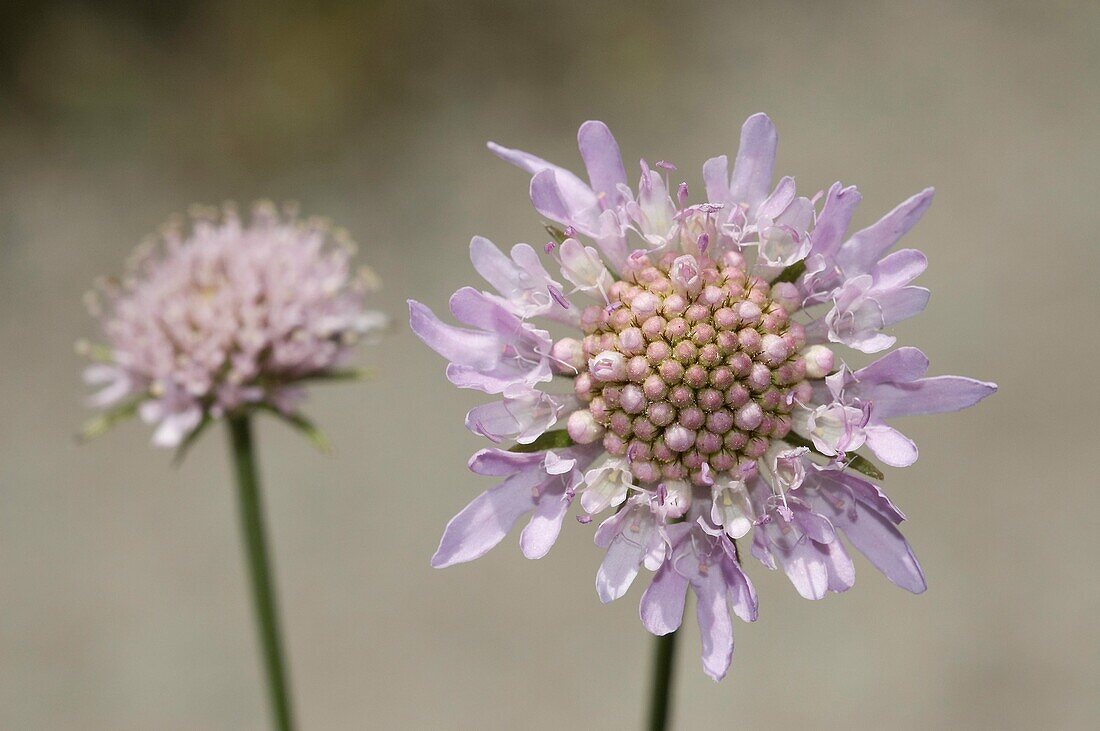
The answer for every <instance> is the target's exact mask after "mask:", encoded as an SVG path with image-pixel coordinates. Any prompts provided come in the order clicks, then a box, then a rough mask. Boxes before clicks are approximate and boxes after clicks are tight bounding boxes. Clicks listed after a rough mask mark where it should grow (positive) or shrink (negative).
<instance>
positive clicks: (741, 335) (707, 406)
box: [561, 251, 812, 486]
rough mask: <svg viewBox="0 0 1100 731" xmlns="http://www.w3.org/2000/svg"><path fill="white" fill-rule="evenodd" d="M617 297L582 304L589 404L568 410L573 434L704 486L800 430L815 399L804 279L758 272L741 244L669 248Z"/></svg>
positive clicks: (639, 263)
mask: <svg viewBox="0 0 1100 731" xmlns="http://www.w3.org/2000/svg"><path fill="white" fill-rule="evenodd" d="M607 295H608V298H609V305H608V306H606V307H601V306H591V307H588V308H587V309H585V311H584V312H583V314H582V316H581V326H582V328H583V330H584V333H585V337H584V339H583V341H581V342H580V343H579V347H578V346H577V345H573V346H571V347H570V348H564V347H563V348H562V349H561V350H562V352H563V354H564V353H565V352H566V351H569V352H570V353H571V354H572V355H573V358H572V359H571V360H572V361H573V362H571V363H569V365H570V366H572V367H577V368H578V370H579V371H580V372H579V373H578V374H577V375H576V377H575V378H574V384H573V385H574V391H575V393H576V395H577V397H578V398H579V399H580V400H581V401H582V402H583V403H584V404H585V405H586V408H583V409H580V410H578V411H576V412H574V413H573V414H572V415H571V416H570V418H569V422H568V431H569V435H570V437H571V438H572V439H573V440H574V441H576V442H578V443H581V444H588V443H592V442H594V441H596V440H598V439H602V440H603V446H604V449H606V450H607V452H609V453H610V454H613V455H617V456H626V457H627V458H628V462H629V464H630V469H631V472H632V474H633V475H634V477H635V478H636V479H637V480H639V481H640V482H643V483H654V482H657V481H659V480H662V479H665V480H686V479H689V480H691V481H692V482H693V483H695V484H696V485H700V486H704V485H707V484H709V483H710V481H711V478H710V474H712V473H716V472H731V471H735V470H736V469H741V470H743V471H751V470H752V469H754V467H755V463H756V460H757V459H759V458H760V457H762V456H763V455H764V453H765V452H766V451H767V449H768V445H769V443H770V441H771V440H773V439H782V438H783V437H785V436H786V435H787V434H788V433H789V432H790V430H791V416H790V414H791V411H792V409H793V408H794V406H795V404H796V403H798V402H807V401H809V400H810V397H811V396H812V388H811V386H810V383H809V382H808V381H807V380H806V376H807V373H806V371H807V363H806V361H805V360H804V358H803V357H801V355H800V352H801V351H802V349H803V347H804V346H805V345H806V336H805V331H804V329H803V327H802V326H801V325H800V324H798V323H797V322H793V321H792V320H791V319H790V314H791V313H792V312H793V311H795V310H796V309H797V308H798V306H799V305H800V302H799V300H798V296H797V290H795V289H794V287H793V285H790V284H788V283H777V284H774V285H769V284H768V283H767V282H766V281H764V280H763V279H761V278H760V277H758V276H755V275H750V274H749V273H748V271H747V267H746V263H745V259H744V257H743V256H742V255H741V254H740V253H738V252H733V251H727V252H725V253H723V254H721V256H720V258H719V259H718V260H717V261H715V260H712V259H711V258H709V257H708V256H706V255H700V256H698V257H695V256H692V255H689V254H685V255H679V256H677V255H676V254H675V253H672V252H669V253H665V254H663V255H661V256H660V257H659V258H658V259H657V260H656V261H653V260H652V259H651V257H650V256H649V255H635V256H632V257H631V258H630V260H629V261H628V263H627V267H626V271H624V273H623V279H621V280H619V281H616V282H615V283H614V284H613V285H612V286H611V287H610V289H609V291H608V292H607Z"/></svg>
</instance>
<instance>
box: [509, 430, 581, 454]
mask: <svg viewBox="0 0 1100 731" xmlns="http://www.w3.org/2000/svg"><path fill="white" fill-rule="evenodd" d="M574 444H575V442H574V441H573V440H572V439H571V438H570V436H569V432H567V431H566V430H565V429H555V430H554V431H548V432H544V433H543V434H541V435H539V438H538V439H536V440H535V441H533V442H531V443H530V444H516V445H514V446H512V447H510V448H509V449H508V451H509V452H519V453H521V454H525V453H528V452H541V451H543V450H545V449H565V448H566V447H572V446H573V445H574Z"/></svg>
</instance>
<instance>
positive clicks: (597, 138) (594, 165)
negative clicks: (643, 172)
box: [577, 120, 626, 209]
mask: <svg viewBox="0 0 1100 731" xmlns="http://www.w3.org/2000/svg"><path fill="white" fill-rule="evenodd" d="M577 147H578V148H580V151H581V158H582V159H583V160H584V166H585V168H586V169H587V170H588V180H589V181H590V182H591V183H592V190H593V191H595V193H596V195H597V197H599V199H600V207H601V208H604V209H607V208H610V207H612V206H615V205H618V203H619V202H620V198H621V194H620V193H619V186H620V185H626V169H625V168H624V167H623V158H622V155H621V154H620V152H619V143H618V142H616V141H615V136H614V135H612V134H611V130H610V129H608V128H607V125H606V124H604V123H603V122H600V121H597V120H589V121H587V122H585V123H584V124H582V125H581V127H580V129H579V130H577Z"/></svg>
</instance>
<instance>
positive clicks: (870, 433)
mask: <svg viewBox="0 0 1100 731" xmlns="http://www.w3.org/2000/svg"><path fill="white" fill-rule="evenodd" d="M863 430H864V431H865V432H866V433H867V446H868V447H869V448H870V449H871V451H872V452H874V453H875V456H876V457H878V458H879V459H881V460H882V461H883V462H885V463H886V464H888V465H890V466H891V467H908V466H909V465H911V464H913V463H914V462H916V461H917V445H916V444H914V443H913V440H912V439H910V438H909V437H907V436H905V435H904V434H902V433H901V432H899V431H898V430H897V429H894V428H893V427H891V426H887V425H886V424H868V425H867V426H865V427H864V428H863Z"/></svg>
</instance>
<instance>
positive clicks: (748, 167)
mask: <svg viewBox="0 0 1100 731" xmlns="http://www.w3.org/2000/svg"><path fill="white" fill-rule="evenodd" d="M778 144H779V136H778V135H777V134H776V131H775V125H773V124H772V121H771V119H769V118H768V115H766V114H754V115H752V116H751V117H749V118H748V119H746V120H745V124H744V125H743V126H742V127H741V145H740V147H738V149H737V158H736V159H735V160H734V163H733V175H732V176H731V178H730V185H729V196H730V200H729V202H732V203H734V204H738V205H740V204H746V205H747V206H748V209H749V210H748V212H749V213H750V215H751V214H755V213H756V208H757V206H759V205H760V203H761V202H762V201H763V200H764V199H765V198H766V197H767V195H768V191H770V190H771V181H772V168H773V166H774V165H775V150H776V146H777V145H778Z"/></svg>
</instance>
